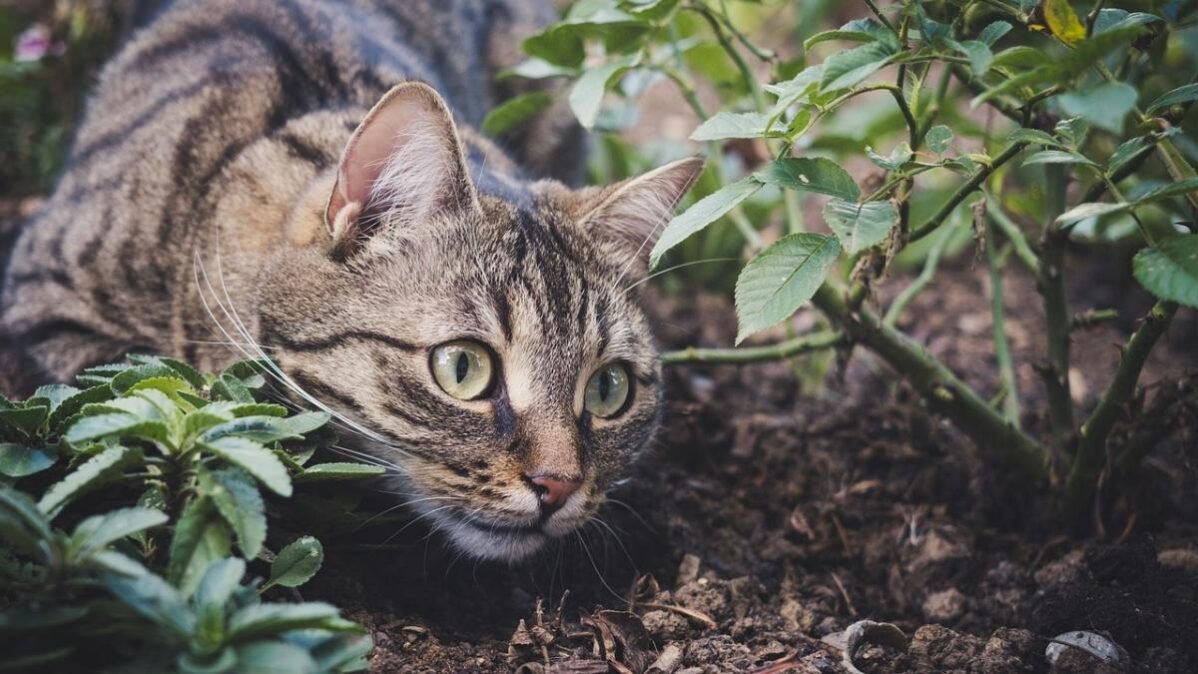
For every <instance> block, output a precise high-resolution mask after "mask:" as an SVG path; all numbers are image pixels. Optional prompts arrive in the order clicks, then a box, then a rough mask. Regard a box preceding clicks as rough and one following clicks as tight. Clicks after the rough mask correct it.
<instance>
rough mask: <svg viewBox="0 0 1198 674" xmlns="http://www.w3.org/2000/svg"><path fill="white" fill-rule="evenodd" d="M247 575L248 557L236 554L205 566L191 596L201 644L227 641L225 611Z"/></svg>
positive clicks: (198, 638) (197, 635)
mask: <svg viewBox="0 0 1198 674" xmlns="http://www.w3.org/2000/svg"><path fill="white" fill-rule="evenodd" d="M244 575H245V561H244V560H241V559H237V558H227V559H218V560H216V561H214V562H212V563H211V564H209V565H208V568H206V569H204V574H203V575H202V576H201V577H200V582H199V583H198V584H197V585H196V589H195V596H194V597H193V599H192V603H193V605H194V606H195V611H196V622H197V625H196V637H197V639H196V640H197V641H199V642H200V643H201V644H205V645H209V644H212V645H217V644H222V643H224V641H225V612H226V610H227V606H228V604H229V603H230V600H231V598H232V597H233V594H234V593H235V592H236V591H237V590H238V589H239V588H240V586H241V577H242V576H244ZM230 664H232V663H230Z"/></svg>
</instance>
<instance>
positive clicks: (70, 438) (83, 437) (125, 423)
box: [63, 413, 170, 447]
mask: <svg viewBox="0 0 1198 674" xmlns="http://www.w3.org/2000/svg"><path fill="white" fill-rule="evenodd" d="M110 436H116V437H133V438H139V439H142V440H149V441H151V442H160V443H163V444H169V439H170V430H169V429H168V428H167V427H166V424H164V423H163V422H161V421H144V420H142V419H139V418H137V417H135V416H133V415H131V414H122V413H116V414H99V415H96V416H92V417H81V418H79V420H78V421H76V422H75V423H73V424H71V427H70V428H68V429H67V432H66V435H64V436H63V437H64V439H65V440H66V441H67V442H68V443H70V444H71V445H72V446H75V447H79V446H81V445H82V444H83V443H86V442H88V441H91V440H100V439H102V438H107V437H110Z"/></svg>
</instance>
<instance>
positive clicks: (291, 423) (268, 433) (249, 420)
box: [200, 408, 329, 442]
mask: <svg viewBox="0 0 1198 674" xmlns="http://www.w3.org/2000/svg"><path fill="white" fill-rule="evenodd" d="M203 409H207V408H203ZM328 420H329V415H328V414H326V413H324V412H304V413H302V414H297V415H295V416H292V417H287V418H284V419H280V418H277V417H268V416H250V417H237V418H235V419H231V420H229V421H226V422H223V423H221V424H220V425H217V426H213V427H212V428H210V429H208V430H207V431H205V432H204V434H203V436H201V439H200V440H201V442H211V441H213V440H216V439H218V438H223V437H227V436H237V437H242V438H247V439H250V440H254V441H256V442H275V441H278V440H287V439H297V438H302V437H304V434H306V433H311V432H312V431H314V430H316V429H317V428H320V427H321V426H323V425H325V423H327V422H328Z"/></svg>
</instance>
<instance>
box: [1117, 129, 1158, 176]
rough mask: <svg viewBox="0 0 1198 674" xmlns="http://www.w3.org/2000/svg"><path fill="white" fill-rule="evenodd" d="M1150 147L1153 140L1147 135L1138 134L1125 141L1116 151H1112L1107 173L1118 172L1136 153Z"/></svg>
mask: <svg viewBox="0 0 1198 674" xmlns="http://www.w3.org/2000/svg"><path fill="white" fill-rule="evenodd" d="M1150 147H1152V140H1151V139H1150V138H1148V137H1147V136H1136V137H1135V138H1131V139H1129V140H1126V141H1124V142H1123V143H1121V144H1120V145H1119V147H1117V148H1115V151H1114V152H1112V153H1111V157H1110V159H1108V160H1107V167H1106V170H1107V173H1108V174H1114V173H1116V172H1117V171H1118V170H1119V169H1121V168H1123V166H1124V165H1126V164H1127V162H1129V161H1131V160H1132V159H1133V158H1134V157H1135V156H1136V155H1138V154H1140V152H1142V151H1144V150H1146V149H1148V148H1150Z"/></svg>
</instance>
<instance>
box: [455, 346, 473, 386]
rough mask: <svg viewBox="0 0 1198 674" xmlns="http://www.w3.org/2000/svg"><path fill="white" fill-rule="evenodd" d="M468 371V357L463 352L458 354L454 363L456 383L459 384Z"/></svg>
mask: <svg viewBox="0 0 1198 674" xmlns="http://www.w3.org/2000/svg"><path fill="white" fill-rule="evenodd" d="M468 372H470V359H469V358H467V357H466V354H465V353H459V354H458V362H457V363H455V364H454V376H456V377H457V378H458V383H459V384H461V383H462V382H463V381H465V379H466V374H467V373H468Z"/></svg>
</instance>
